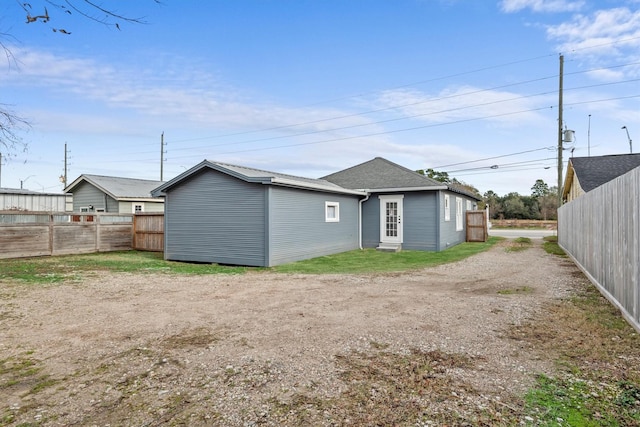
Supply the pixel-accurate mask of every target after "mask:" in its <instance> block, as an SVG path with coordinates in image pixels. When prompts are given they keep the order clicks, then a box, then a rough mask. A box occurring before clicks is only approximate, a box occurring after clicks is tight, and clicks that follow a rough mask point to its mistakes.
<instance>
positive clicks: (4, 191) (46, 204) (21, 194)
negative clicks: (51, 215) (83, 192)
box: [0, 188, 72, 212]
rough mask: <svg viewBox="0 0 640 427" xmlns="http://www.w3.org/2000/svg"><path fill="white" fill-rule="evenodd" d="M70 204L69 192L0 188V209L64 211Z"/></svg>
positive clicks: (67, 209)
mask: <svg viewBox="0 0 640 427" xmlns="http://www.w3.org/2000/svg"><path fill="white" fill-rule="evenodd" d="M71 205H72V201H71V194H62V193H39V192H37V191H31V190H23V189H17V188H0V211H30V212H66V211H70V210H71Z"/></svg>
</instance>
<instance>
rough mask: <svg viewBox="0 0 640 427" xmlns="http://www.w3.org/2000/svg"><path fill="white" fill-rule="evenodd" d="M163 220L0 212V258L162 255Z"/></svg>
mask: <svg viewBox="0 0 640 427" xmlns="http://www.w3.org/2000/svg"><path fill="white" fill-rule="evenodd" d="M146 217H149V218H152V219H150V220H149V221H146V220H145V219H144V218H146ZM158 218H159V219H158ZM134 219H135V220H134ZM163 219H164V216H163V215H162V214H160V215H157V214H136V215H132V214H111V213H99V214H85V213H83V214H76V213H64V212H61V213H43V212H13V211H11V212H0V258H22V257H30V256H43V255H69V254H81V253H92V252H108V251H121V250H130V249H138V250H151V251H162V250H163V247H162V245H163V235H162V227H163V224H164V223H163ZM136 225H137V226H139V227H140V231H139V232H136V229H135V226H136ZM154 227H160V228H159V229H158V228H154ZM148 236H152V237H148Z"/></svg>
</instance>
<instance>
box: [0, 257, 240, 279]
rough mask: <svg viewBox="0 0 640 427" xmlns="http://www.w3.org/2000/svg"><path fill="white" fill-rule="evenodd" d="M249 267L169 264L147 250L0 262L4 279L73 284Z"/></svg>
mask: <svg viewBox="0 0 640 427" xmlns="http://www.w3.org/2000/svg"><path fill="white" fill-rule="evenodd" d="M248 269H249V268H247V267H230V266H220V265H217V264H196V263H185V262H172V261H165V260H164V259H163V258H162V253H159V252H143V251H121V252H100V253H93V254H82V255H65V256H54V257H38V258H19V259H3V260H0V280H3V279H5V280H17V281H21V282H26V283H39V284H48V283H58V282H62V281H73V280H78V279H80V278H82V277H83V276H84V275H87V274H90V273H91V272H95V271H113V272H120V273H170V274H219V273H225V274H237V273H244V272H245V271H247V270H248Z"/></svg>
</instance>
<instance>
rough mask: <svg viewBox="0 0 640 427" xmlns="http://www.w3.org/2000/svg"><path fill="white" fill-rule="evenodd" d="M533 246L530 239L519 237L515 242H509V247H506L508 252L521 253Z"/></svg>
mask: <svg viewBox="0 0 640 427" xmlns="http://www.w3.org/2000/svg"><path fill="white" fill-rule="evenodd" d="M532 246H533V242H532V241H531V239H530V238H528V237H518V238H517V239H514V240H513V241H511V242H509V245H508V246H507V247H506V249H505V250H506V251H507V252H519V251H524V250H527V249H529V248H530V247H532Z"/></svg>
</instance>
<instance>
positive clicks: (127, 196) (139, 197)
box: [64, 174, 164, 213]
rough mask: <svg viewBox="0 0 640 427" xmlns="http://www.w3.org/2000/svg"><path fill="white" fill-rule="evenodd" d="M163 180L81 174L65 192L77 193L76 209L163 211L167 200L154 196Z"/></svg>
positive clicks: (74, 209)
mask: <svg viewBox="0 0 640 427" xmlns="http://www.w3.org/2000/svg"><path fill="white" fill-rule="evenodd" d="M162 183H163V182H162V181H152V180H147V179H134V178H120V177H115V176H102V175H87V174H84V175H80V176H79V177H78V178H76V180H75V181H73V182H72V183H71V184H70V185H68V186H67V188H65V189H64V192H65V193H71V194H73V212H114V213H139V212H163V211H164V199H163V198H162V197H153V196H151V190H153V189H154V188H156V187H158V186H159V185H161V184H162Z"/></svg>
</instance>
